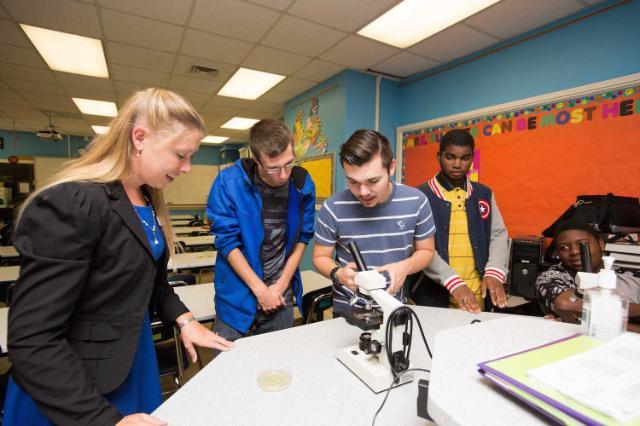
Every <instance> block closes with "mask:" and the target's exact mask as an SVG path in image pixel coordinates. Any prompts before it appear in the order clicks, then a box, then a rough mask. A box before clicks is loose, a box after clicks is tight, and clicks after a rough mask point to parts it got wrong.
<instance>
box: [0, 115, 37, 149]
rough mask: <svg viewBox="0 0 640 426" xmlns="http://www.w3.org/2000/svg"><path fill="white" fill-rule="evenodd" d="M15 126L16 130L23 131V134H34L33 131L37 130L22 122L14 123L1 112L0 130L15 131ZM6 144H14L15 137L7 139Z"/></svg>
mask: <svg viewBox="0 0 640 426" xmlns="http://www.w3.org/2000/svg"><path fill="white" fill-rule="evenodd" d="M14 125H15V129H16V130H18V131H22V132H32V131H34V130H35V128H31V127H29V126H27V125H26V124H24V123H23V122H22V121H14V120H13V119H11V118H9V116H7V115H4V114H3V113H2V112H0V129H9V130H13V129H14ZM16 136H17V135H16ZM18 138H19V137H18ZM18 141H19V140H18ZM4 143H5V144H9V143H12V144H13V137H11V138H5V141H4ZM7 146H8V145H7Z"/></svg>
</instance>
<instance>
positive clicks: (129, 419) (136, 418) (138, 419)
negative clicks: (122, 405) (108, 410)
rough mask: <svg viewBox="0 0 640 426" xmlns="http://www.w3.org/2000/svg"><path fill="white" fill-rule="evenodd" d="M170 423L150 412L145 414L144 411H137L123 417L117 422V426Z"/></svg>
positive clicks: (162, 425)
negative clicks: (151, 414)
mask: <svg viewBox="0 0 640 426" xmlns="http://www.w3.org/2000/svg"><path fill="white" fill-rule="evenodd" d="M168 424H169V423H167V422H165V421H164V420H160V419H158V418H156V417H153V416H150V415H148V414H144V413H136V414H129V415H128V416H125V417H123V418H122V420H120V421H119V422H118V423H116V426H138V425H140V426H143V425H144V426H147V425H161V426H166V425H168Z"/></svg>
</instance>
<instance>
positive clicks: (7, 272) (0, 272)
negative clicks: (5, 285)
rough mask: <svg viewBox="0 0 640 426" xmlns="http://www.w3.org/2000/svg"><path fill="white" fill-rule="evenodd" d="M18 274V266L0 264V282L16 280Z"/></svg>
mask: <svg viewBox="0 0 640 426" xmlns="http://www.w3.org/2000/svg"><path fill="white" fill-rule="evenodd" d="M19 275H20V267H19V266H0V282H11V281H16V280H17V279H18V276H19Z"/></svg>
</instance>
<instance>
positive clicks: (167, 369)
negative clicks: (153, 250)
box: [151, 274, 202, 396]
mask: <svg viewBox="0 0 640 426" xmlns="http://www.w3.org/2000/svg"><path fill="white" fill-rule="evenodd" d="M167 281H168V282H169V285H170V286H171V287H181V286H185V285H193V284H195V283H196V277H195V276H194V275H193V274H175V275H170V276H168V277H167ZM151 332H152V334H153V343H154V345H155V348H156V357H157V359H158V370H159V371H160V377H164V376H171V377H173V381H174V383H175V385H176V390H178V389H180V388H181V387H182V376H183V374H184V370H185V366H187V365H188V364H189V359H188V357H187V352H186V351H185V349H184V347H183V346H182V342H181V340H180V332H179V331H178V329H177V327H176V326H175V325H165V324H163V323H162V321H160V320H159V319H158V318H154V319H153V320H152V322H151ZM198 360H200V354H198ZM200 368H202V365H201V364H200ZM169 393H172V392H163V393H162V395H163V396H164V395H166V394H169Z"/></svg>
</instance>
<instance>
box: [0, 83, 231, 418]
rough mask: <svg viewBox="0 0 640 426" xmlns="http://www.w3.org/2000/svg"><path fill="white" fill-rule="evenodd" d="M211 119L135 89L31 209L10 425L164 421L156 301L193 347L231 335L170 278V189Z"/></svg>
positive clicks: (218, 343) (22, 239) (222, 343)
mask: <svg viewBox="0 0 640 426" xmlns="http://www.w3.org/2000/svg"><path fill="white" fill-rule="evenodd" d="M203 131H204V124H203V122H202V119H201V118H200V116H199V115H198V113H197V112H196V111H195V110H194V108H193V107H192V106H191V105H190V104H189V103H188V102H186V101H185V100H184V99H183V98H181V97H180V96H178V95H176V94H174V93H172V92H169V91H165V90H160V89H148V90H145V91H142V92H138V93H136V94H135V95H134V96H133V97H132V98H131V99H130V100H129V101H128V102H127V103H126V105H125V106H124V107H123V108H122V109H121V110H120V113H119V115H118V117H116V118H115V119H114V120H113V122H112V123H111V125H110V127H109V132H108V133H107V134H105V135H103V136H97V137H96V139H95V140H94V141H93V142H92V143H91V145H90V146H89V149H88V151H87V152H86V154H85V155H84V156H82V157H81V158H78V159H76V160H73V161H71V162H69V163H68V164H67V165H66V167H65V168H64V169H63V170H62V171H61V172H60V173H59V174H57V175H56V176H54V177H53V178H52V181H51V183H50V184H48V185H47V186H45V187H44V188H43V189H41V190H39V191H37V192H36V193H35V194H33V195H32V196H31V197H30V198H29V199H28V200H27V201H26V202H25V203H24V206H23V207H22V209H21V212H20V215H19V218H18V222H17V227H16V231H15V234H14V244H15V246H16V248H17V249H18V251H19V252H20V254H21V259H22V264H21V270H20V278H19V279H18V282H17V284H16V287H15V293H14V299H13V301H12V305H11V311H10V315H9V342H8V349H9V357H10V358H11V362H12V364H13V371H12V379H11V381H10V384H9V389H8V392H7V397H6V400H5V416H4V424H5V425H14V424H19V425H21V426H23V425H47V424H63V425H93V424H96V425H98V424H99V425H114V424H119V425H124V424H126V425H134V424H164V422H162V421H161V420H158V419H156V418H153V417H151V416H149V415H147V414H142V413H149V412H151V411H153V410H154V409H155V408H156V407H157V406H158V405H159V404H160V403H161V402H162V400H161V393H160V382H159V377H158V366H157V362H156V357H155V351H154V347H153V341H152V335H151V328H150V321H149V314H148V312H149V308H151V310H152V311H154V312H157V313H158V314H159V315H160V317H161V318H162V319H163V320H164V321H166V322H169V321H175V322H176V323H177V324H178V325H179V327H180V328H181V334H182V340H183V342H184V344H185V347H186V348H187V351H188V352H189V354H190V355H191V358H192V359H193V360H194V361H195V358H196V352H195V350H194V347H193V345H194V344H195V345H198V346H204V347H209V348H216V349H220V350H228V349H229V348H230V347H231V344H230V343H229V342H227V341H226V340H224V339H222V338H220V337H218V336H217V335H215V334H214V333H212V332H211V331H209V330H208V329H206V328H205V327H203V326H202V325H201V324H199V323H198V322H197V321H195V320H194V318H193V315H192V314H191V313H190V312H188V309H187V308H186V307H185V306H184V304H182V302H180V299H179V298H178V297H177V296H176V295H175V293H174V292H173V290H172V289H171V287H169V285H168V284H167V279H166V265H167V259H168V256H169V250H170V249H171V248H172V247H173V239H172V236H171V232H170V228H169V227H168V226H162V225H164V224H168V223H169V221H168V213H167V209H166V206H165V204H164V200H163V197H162V188H163V187H165V186H166V185H167V184H169V183H170V182H171V181H172V180H173V179H174V178H175V177H176V176H178V175H179V174H180V173H187V172H188V171H189V169H190V162H191V156H192V155H193V154H194V153H195V152H196V151H197V150H198V145H199V143H200V140H201V139H202V136H203Z"/></svg>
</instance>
